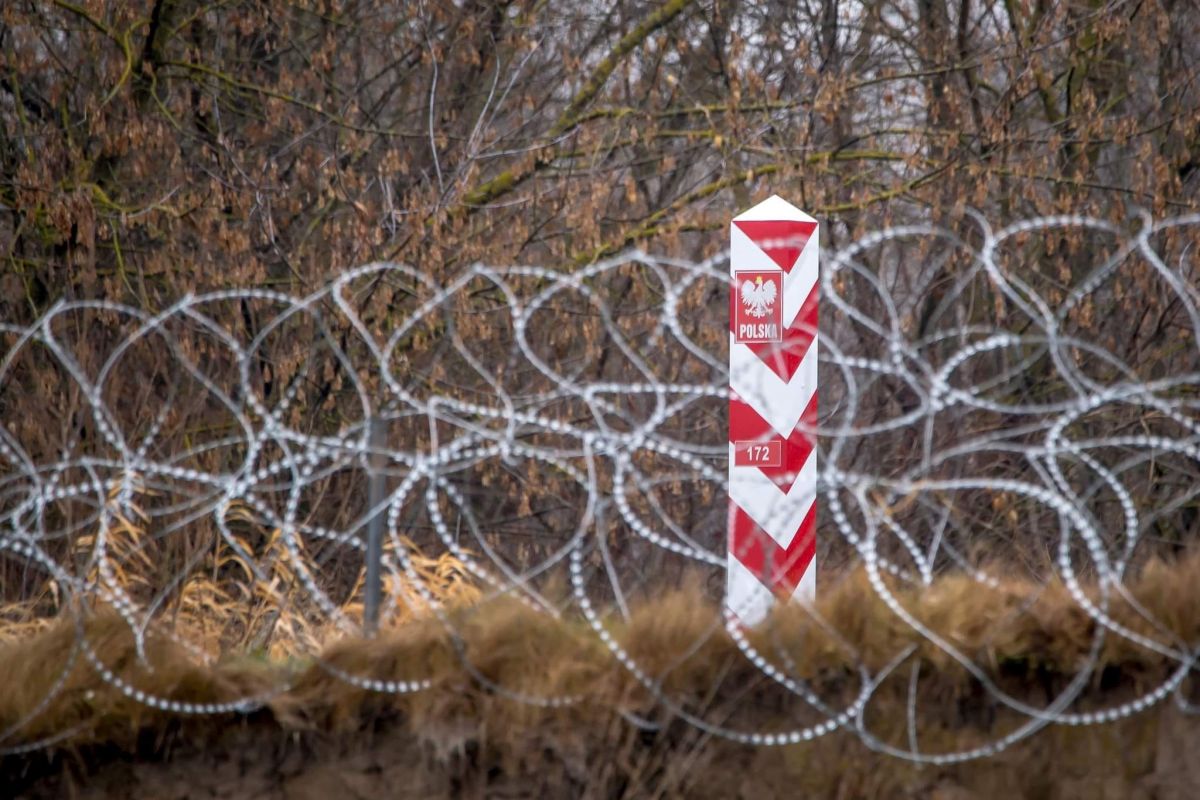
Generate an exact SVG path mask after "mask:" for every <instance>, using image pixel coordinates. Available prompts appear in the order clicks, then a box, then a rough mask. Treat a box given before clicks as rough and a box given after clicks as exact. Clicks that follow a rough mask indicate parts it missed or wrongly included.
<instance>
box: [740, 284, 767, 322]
mask: <svg viewBox="0 0 1200 800" xmlns="http://www.w3.org/2000/svg"><path fill="white" fill-rule="evenodd" d="M742 302H743V303H744V304H745V306H746V313H747V314H749V315H750V316H752V317H765V316H767V314H770V313H771V306H773V305H775V281H767V282H765V283H764V282H763V279H762V275H759V276H758V277H757V278H755V279H754V283H751V282H750V281H745V282H744V283H743V284H742Z"/></svg>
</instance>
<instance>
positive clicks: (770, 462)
mask: <svg viewBox="0 0 1200 800" xmlns="http://www.w3.org/2000/svg"><path fill="white" fill-rule="evenodd" d="M733 465H734V466H735V467H781V466H783V441H782V440H780V439H770V440H768V441H765V442H734V443H733Z"/></svg>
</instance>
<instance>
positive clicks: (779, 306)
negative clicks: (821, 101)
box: [725, 196, 820, 625]
mask: <svg viewBox="0 0 1200 800" xmlns="http://www.w3.org/2000/svg"><path fill="white" fill-rule="evenodd" d="M818 234H819V228H818V225H817V221H816V220H815V219H813V218H812V217H810V216H809V215H807V214H805V213H804V212H803V211H801V210H800V209H798V208H796V207H795V206H793V205H792V204H791V203H789V202H787V201H786V200H784V199H782V198H780V197H777V196H775V197H771V198H769V199H767V200H764V201H763V202H761V203H759V204H758V205H756V206H755V207H754V208H751V209H750V210H749V211H746V212H745V213H743V214H741V215H739V216H737V217H734V218H733V221H732V223H730V226H729V235H730V257H729V273H730V278H731V279H732V284H731V287H730V306H729V389H730V396H729V578H728V584H727V589H726V595H725V603H726V606H727V607H728V608H729V609H730V610H731V611H732V612H733V613H734V614H735V615H736V616H737V617H738V619H739V620H741V621H742V622H743V623H745V624H747V625H754V624H756V623H758V622H760V621H762V619H763V618H764V617H765V616H766V615H767V613H768V612H769V611H770V609H771V606H772V604H773V603H774V602H775V601H776V599H777V598H787V599H807V600H811V599H812V598H813V597H815V594H816V577H817V576H816V561H815V559H814V555H815V553H816V519H817V504H816V487H817V454H816V451H815V448H814V441H813V437H812V430H813V428H814V426H815V424H816V419H817V305H818V292H819V289H820V287H819V286H818V285H817V251H818V249H819V246H820V245H819V235H818Z"/></svg>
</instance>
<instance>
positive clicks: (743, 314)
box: [733, 270, 783, 344]
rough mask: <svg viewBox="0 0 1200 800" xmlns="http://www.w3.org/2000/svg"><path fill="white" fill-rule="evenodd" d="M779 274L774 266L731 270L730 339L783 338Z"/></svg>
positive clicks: (754, 342) (749, 340)
mask: <svg viewBox="0 0 1200 800" xmlns="http://www.w3.org/2000/svg"><path fill="white" fill-rule="evenodd" d="M782 289H783V274H782V273H781V272H779V271H777V270H753V271H750V270H739V271H737V272H735V273H734V291H735V293H736V302H735V303H734V308H735V309H736V310H735V314H734V325H733V336H734V341H736V342H738V343H741V344H756V343H761V342H778V341H782V339H783V303H782V302H780V297H781V295H782V294H783V292H782Z"/></svg>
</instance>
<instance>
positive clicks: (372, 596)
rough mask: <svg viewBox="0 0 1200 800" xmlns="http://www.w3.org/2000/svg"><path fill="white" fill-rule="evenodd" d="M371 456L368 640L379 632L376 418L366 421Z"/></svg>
mask: <svg viewBox="0 0 1200 800" xmlns="http://www.w3.org/2000/svg"><path fill="white" fill-rule="evenodd" d="M367 425H368V432H367V437H368V440H369V442H370V447H371V452H370V454H369V456H368V460H367V480H368V488H367V511H368V513H370V514H371V518H370V519H369V520H368V521H367V556H366V559H367V578H366V586H365V587H364V597H363V624H364V627H365V629H366V633H367V635H368V636H374V635H375V634H376V633H377V632H378V630H379V598H380V595H381V593H382V588H383V587H382V585H381V575H380V567H381V562H382V560H383V515H384V510H383V509H382V508H380V506H381V505H382V504H383V498H384V488H385V487H384V474H383V464H384V454H383V450H384V439H385V436H384V424H383V420H382V419H380V418H379V417H374V416H373V417H371V418H370V419H369V420H368V421H367Z"/></svg>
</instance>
